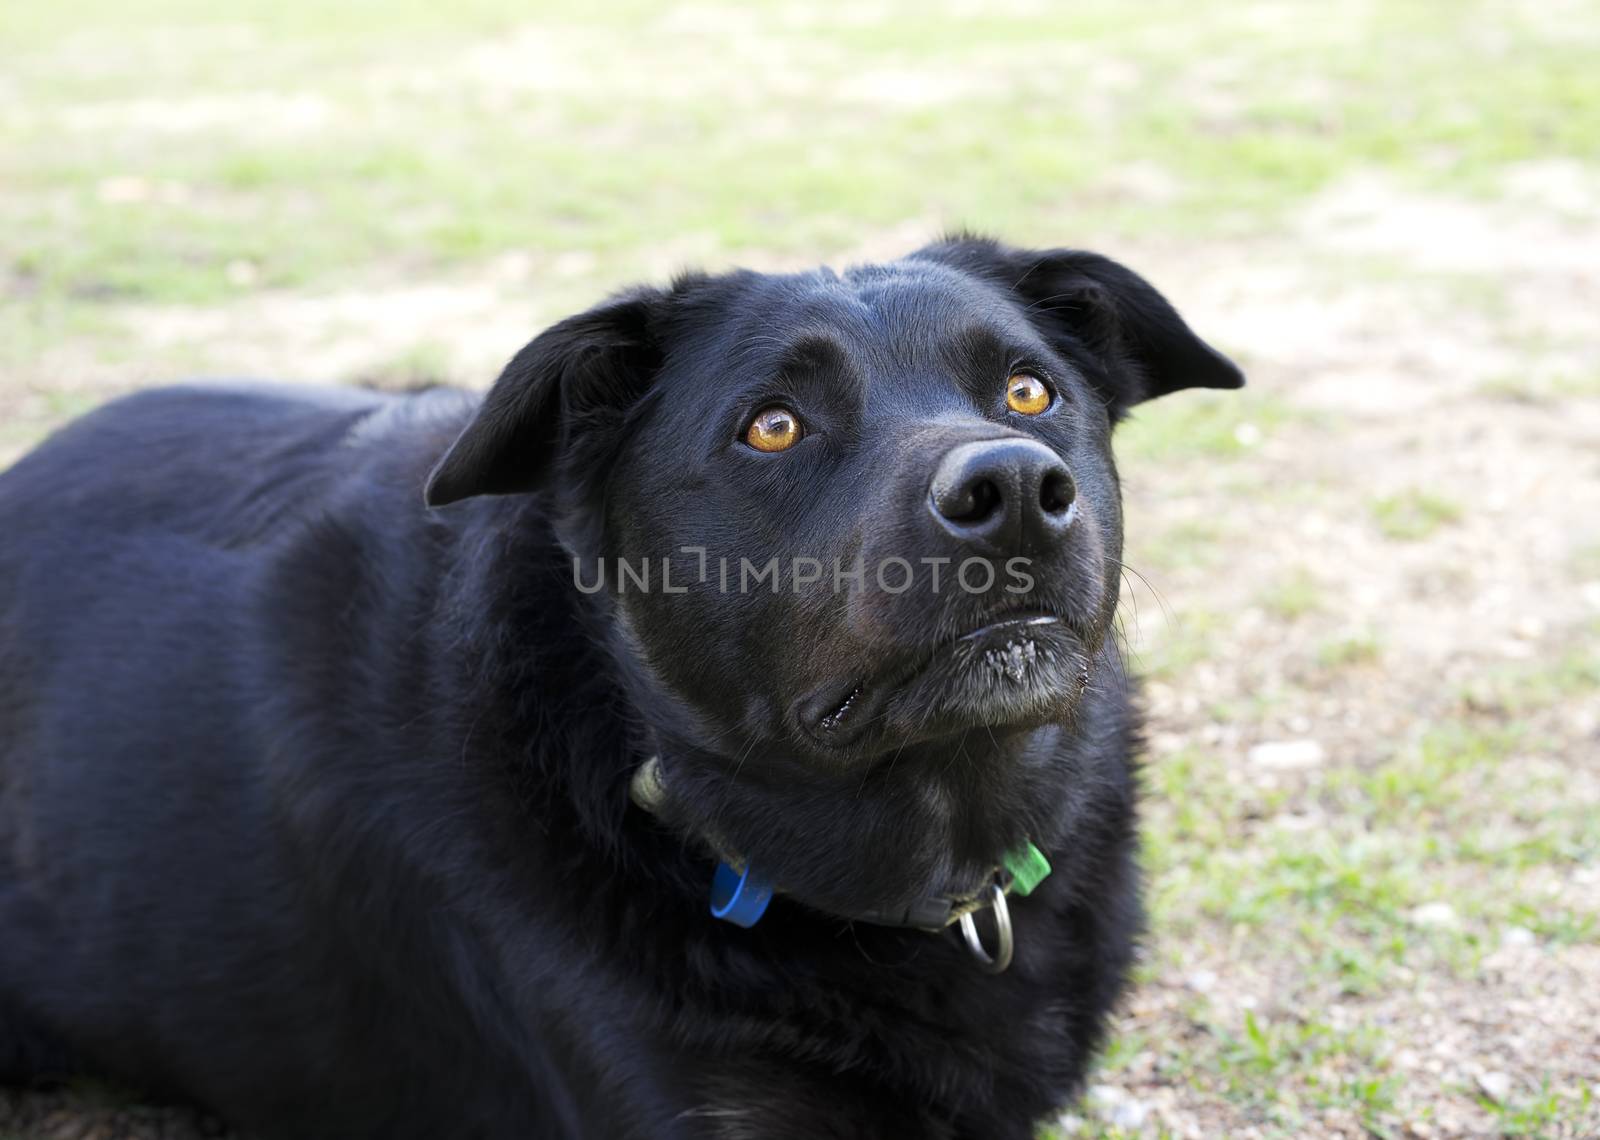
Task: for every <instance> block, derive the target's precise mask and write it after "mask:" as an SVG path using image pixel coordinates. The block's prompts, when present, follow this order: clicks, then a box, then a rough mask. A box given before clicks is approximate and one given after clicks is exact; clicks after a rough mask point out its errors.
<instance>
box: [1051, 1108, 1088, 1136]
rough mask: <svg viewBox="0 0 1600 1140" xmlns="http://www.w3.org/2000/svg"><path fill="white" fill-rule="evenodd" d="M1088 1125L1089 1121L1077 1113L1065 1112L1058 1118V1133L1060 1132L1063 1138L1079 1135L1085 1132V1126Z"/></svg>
mask: <svg viewBox="0 0 1600 1140" xmlns="http://www.w3.org/2000/svg"><path fill="white" fill-rule="evenodd" d="M1086 1124H1088V1121H1087V1120H1085V1119H1084V1118H1083V1117H1081V1116H1079V1115H1078V1114H1077V1113H1076V1112H1063V1113H1062V1114H1061V1115H1060V1116H1058V1117H1056V1131H1058V1132H1060V1133H1061V1134H1062V1135H1063V1136H1076V1135H1078V1134H1079V1133H1080V1132H1082V1131H1083V1129H1084V1125H1086Z"/></svg>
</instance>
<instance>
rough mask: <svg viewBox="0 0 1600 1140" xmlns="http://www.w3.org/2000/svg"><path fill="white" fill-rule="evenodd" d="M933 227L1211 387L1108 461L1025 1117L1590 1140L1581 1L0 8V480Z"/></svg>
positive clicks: (1077, 1124)
mask: <svg viewBox="0 0 1600 1140" xmlns="http://www.w3.org/2000/svg"><path fill="white" fill-rule="evenodd" d="M956 225H964V226H970V227H973V228H976V229H980V230H985V231H989V232H992V233H995V234H997V235H999V236H1002V237H1004V238H1006V239H1008V240H1010V241H1013V242H1016V243H1020V244H1031V245H1075V246H1083V247H1088V248H1093V249H1097V250H1100V251H1102V252H1106V253H1109V254H1111V255H1113V256H1116V257H1118V258H1120V259H1122V260H1124V261H1126V262H1128V263H1129V264H1131V265H1132V266H1134V267H1135V268H1136V269H1138V270H1140V271H1141V272H1143V273H1145V274H1146V275H1147V276H1149V277H1150V278H1151V279H1152V280H1153V281H1154V282H1155V283H1156V284H1157V285H1158V287H1160V288H1161V289H1163V290H1164V291H1165V292H1166V293H1167V294H1168V296H1169V297H1171V298H1172V299H1173V301H1174V302H1175V303H1176V304H1177V306H1178V307H1179V309H1180V310H1181V311H1182V312H1184V314H1185V315H1186V316H1187V317H1188V318H1189V319H1190V321H1191V323H1192V324H1193V325H1194V326H1195V327H1196V328H1197V329H1198V330H1199V331H1200V332H1201V334H1202V335H1204V336H1205V337H1207V338H1208V339H1210V340H1212V341H1213V342H1214V343H1216V344H1218V345H1219V346H1220V347H1222V348H1223V349H1224V350H1226V351H1228V352H1229V353H1230V354H1231V355H1233V356H1234V357H1235V358H1236V359H1237V360H1239V361H1240V362H1241V363H1242V364H1243V365H1244V366H1245V367H1246V370H1247V371H1248V372H1249V373H1250V377H1251V387H1250V388H1249V389H1248V390H1247V391H1246V392H1245V393H1243V394H1238V395H1236V394H1212V393H1205V394H1200V393H1189V394H1181V395H1178V396H1175V397H1173V398H1171V399H1170V400H1167V401H1165V402H1162V403H1159V404H1155V405H1151V406H1148V407H1147V408H1145V409H1142V410H1141V411H1140V413H1139V415H1138V416H1137V417H1136V418H1135V420H1134V421H1133V422H1131V423H1130V424H1129V425H1127V426H1126V427H1124V428H1123V429H1122V430H1121V432H1120V440H1119V447H1118V450H1119V455H1120V459H1121V462H1122V466H1123V472H1124V475H1125V485H1126V495H1127V498H1128V520H1129V554H1128V561H1129V563H1130V564H1131V566H1132V567H1133V568H1134V569H1135V570H1136V571H1137V572H1138V574H1137V576H1136V577H1134V578H1132V579H1131V580H1130V582H1129V584H1128V588H1127V590H1126V597H1125V600H1124V607H1123V622H1124V626H1125V632H1126V636H1127V640H1128V643H1129V647H1130V650H1131V652H1132V655H1133V657H1134V659H1135V661H1136V663H1137V665H1138V667H1139V668H1140V670H1141V671H1142V673H1143V674H1144V675H1145V677H1146V678H1147V686H1146V697H1147V703H1148V705H1149V708H1150V713H1151V724H1150V733H1149V739H1150V750H1149V759H1148V765H1147V769H1146V780H1147V784H1148V789H1149V803H1148V808H1147V811H1146V819H1147V847H1146V857H1145V862H1146V866H1147V868H1148V875H1149V882H1150V891H1151V898H1152V906H1153V919H1152V929H1151V934H1150V937H1149V939H1148V944H1147V947H1146V951H1145V955H1144V960H1143V962H1142V964H1141V966H1140V971H1139V973H1140V983H1141V984H1140V985H1139V987H1138V989H1137V990H1136V991H1135V992H1134V993H1133V994H1132V996H1131V998H1130V999H1129V1000H1128V1001H1127V1002H1126V1004H1125V1007H1124V1009H1123V1010H1122V1012H1121V1014H1120V1016H1119V1018H1118V1026H1117V1033H1116V1036H1115V1038H1114V1040H1113V1043H1112V1045H1111V1048H1110V1051H1109V1053H1108V1054H1107V1055H1106V1057H1105V1058H1104V1061H1103V1063H1102V1064H1101V1066H1100V1068H1099V1070H1098V1071H1097V1073H1096V1075H1095V1076H1094V1078H1093V1087H1092V1089H1091V1090H1090V1094H1089V1096H1088V1098H1087V1099H1086V1101H1085V1102H1084V1104H1083V1105H1081V1106H1080V1107H1079V1108H1078V1109H1077V1110H1076V1111H1075V1112H1073V1113H1071V1114H1069V1115H1068V1116H1066V1117H1064V1118H1063V1119H1062V1121H1061V1122H1060V1123H1059V1126H1058V1127H1057V1129H1056V1132H1057V1133H1059V1135H1060V1136H1063V1137H1064V1136H1079V1135H1082V1136H1101V1137H1106V1136H1134V1135H1139V1136H1173V1137H1365V1136H1376V1137H1454V1136H1467V1135H1472V1136H1549V1137H1593V1136H1596V1135H1600V320H1597V316H1600V4H1597V3H1595V2H1593V0H1585V2H1570V3H1569V2H1559V0H1539V2H1532V0H1529V2H1524V3H1519V4H1510V3H1505V4H1490V3H1472V2H1461V0H1457V2H1439V3H1425V2H1420V0H1402V2H1394V3H1377V2H1375V0H1368V2H1365V3H1363V2H1359V0H1355V2H1350V3H1341V4H1338V5H1326V4H1311V3H1295V2H1282V3H1247V4H1226V5H1224V4H1209V3H1200V2H1197V0H1186V2H1183V3H1168V2H1164V0H1148V2H1143V0H1142V2H1141V3H1138V4H1126V3H1117V2H1113V0H1078V2H1075V3H1072V4H1070V5H1069V4H1053V3H1047V2H1037V3H1035V2H1029V0H990V2H982V0H946V2H941V3H934V2H930V0H917V2H903V3H902V2H879V0H865V2H861V3H850V4H843V3H841V4H836V5H834V4H829V5H822V4H808V3H794V2H789V3H726V4H722V5H717V4H695V5H688V6H667V5H662V4H645V3H639V4H631V5H630V4H621V3H611V2H600V0H595V2H592V3H588V4H582V5H578V4H573V5H566V4H560V5H540V4H530V3H525V2H515V3H514V2H511V0H452V2H451V3H447V4H439V3H428V2H423V0H409V2H406V0H402V2H386V3H377V2H369V0H345V2H343V3H340V4H325V3H311V2H309V0H270V2H269V0H234V2H232V3H229V4H216V3H210V2H202V0H143V2H141V3H138V4H129V3H126V2H125V0H118V2H116V3H112V2H109V0H73V2H71V3H64V4H24V3H20V2H19V3H9V4H5V5H3V6H0V463H4V462H9V461H11V460H12V459H14V458H15V457H16V456H18V455H20V454H21V453H22V451H23V450H25V449H26V448H27V447H29V446H30V445H32V444H33V443H35V442H37V441H38V440H39V439H40V438H42V436H43V435H44V434H45V433H46V432H48V431H49V430H50V429H51V428H52V427H54V426H56V425H58V424H60V423H62V422H63V421H64V420H66V419H67V418H69V417H71V416H73V415H76V414H78V413H81V412H83V411H85V410H87V409H88V408H90V407H93V406H94V405H96V404H97V403H99V402H101V401H103V400H105V399H107V398H108V397H110V396H112V395H114V394H117V393H120V392H123V391H127V390H129V389H132V388H135V387H139V386H142V385H149V384H156V383H160V382H163V381H166V380H170V379H174V378H179V377H184V376H192V375H195V374H210V375H230V376H240V375H252V376H272V377H280V378H282V379H284V380H285V381H287V382H293V381H327V380H359V381H362V382H366V383H373V384H380V385H407V384H413V383H417V382H420V381H427V380H448V381H452V382H457V383H461V384H466V385H473V386H483V385H486V384H487V383H488V382H489V381H490V380H491V379H493V377H494V375H495V373H496V371H497V370H498V367H499V365H500V363H501V362H502V361H504V360H505V359H506V358H507V357H508V356H509V355H510V354H511V353H512V352H513V351H514V350H515V349H516V348H517V347H519V346H520V345H521V344H522V343H523V342H524V341H525V340H527V339H528V338H529V337H530V336H531V335H532V334H533V333H534V332H536V331H537V330H538V329H539V328H540V327H541V326H542V324H543V323H545V322H548V321H550V320H552V319H554V318H556V317H558V316H561V315H564V314H566V313H569V312H571V311H574V310H576V309H579V308H582V307H585V306H587V305H589V304H590V303H592V302H593V301H594V300H596V299H597V298H599V297H600V296H601V295H603V294H604V293H605V292H607V291H609V290H611V289H613V288H616V287H618V286H620V285H623V284H625V283H628V282H631V281H634V280H639V279H656V280H660V279H662V278H664V277H666V276H667V275H669V274H671V273H673V272H674V271H676V270H679V269H682V268H686V267H689V266H696V265H698V266H704V267H708V268H713V269H715V268H722V267H727V266H730V265H734V264H743V265H749V266H753V267H756V268H763V269H772V268H783V267H798V266H803V265H811V264H815V263H817V262H830V263H833V264H840V263H844V262H849V261H855V260H864V259H876V258H887V257H893V256H897V255H899V254H901V253H904V252H907V251H909V250H911V249H913V248H915V247H916V246H917V245H919V244H920V243H922V242H925V241H927V240H929V239H931V238H933V237H935V236H937V235H938V234H939V233H940V232H941V231H942V230H943V229H945V228H947V227H951V226H956ZM195 490H196V494H204V493H205V489H204V488H203V487H197V488H196V489H195ZM0 936H3V935H0ZM216 1130H217V1126H216V1125H215V1123H214V1122H209V1121H206V1120H205V1119H203V1118H200V1117H195V1116H191V1115H189V1114H186V1113H183V1112H180V1111H174V1110H170V1109H161V1108H156V1107H151V1106H148V1105H144V1104H141V1103H140V1098H139V1096H138V1093H137V1091H136V1090H117V1089H107V1088H104V1087H102V1086H94V1085H84V1086H81V1087H79V1086H75V1087H73V1088H69V1089H64V1090H53V1091H47V1092H43V1093H40V1092H27V1093H25V1092H22V1091H19V1090H9V1091H0V1136H4V1137H12V1138H15V1137H49V1138H65V1137H75V1138H83V1140H89V1138H96V1140H110V1138H114V1137H123V1136H126V1137H135V1138H151V1137H182V1138H188V1137H192V1136H197V1135H205V1134H212V1133H215V1132H216Z"/></svg>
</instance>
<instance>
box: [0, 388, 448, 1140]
mask: <svg viewBox="0 0 1600 1140" xmlns="http://www.w3.org/2000/svg"><path fill="white" fill-rule="evenodd" d="M467 408H470V399H469V398H468V397H466V396H464V395H463V394H461V393H455V392H437V393H429V394H426V395H423V396H417V397H396V396H385V395H380V394H376V393H370V392H361V391H354V390H342V391H331V392H323V391H317V390H303V389H293V388H279V389H276V390H269V389H266V388H250V387H244V386H233V387H220V386H219V387H189V388H173V389H164V390H158V391H151V392H147V393H142V394H139V395H136V396H132V397H129V398H127V399H123V400H119V401H116V402H113V403H112V404H109V405H108V406H106V407H105V408H103V409H101V410H100V411H98V412H96V413H95V414H93V415H91V416H88V417H86V418H84V419H83V420H81V421H78V422H77V423H75V424H73V425H71V426H70V427H68V428H67V429H65V430H63V431H62V432H61V433H59V434H58V435H57V436H56V437H54V438H53V439H51V440H50V441H48V442H47V443H46V444H45V445H43V446H42V447H40V448H39V449H38V450H37V451H35V452H33V453H32V454H30V455H29V456H27V457H26V458H25V459H23V460H22V461H21V462H20V463H18V464H17V465H16V467H14V468H13V469H11V470H10V471H8V472H5V473H4V474H3V475H0V930H3V931H4V932H5V933H4V936H3V937H0V1079H18V1078H23V1077H28V1076H34V1075H38V1074H40V1073H41V1072H43V1073H47V1074H48V1073H50V1072H52V1071H54V1072H57V1073H64V1072H67V1071H79V1070H84V1069H87V1070H89V1071H109V1072H114V1073H116V1074H117V1075H118V1076H121V1077H123V1078H132V1079H134V1080H135V1081H138V1082H140V1083H142V1084H144V1085H145V1086H146V1087H147V1088H148V1089H150V1090H153V1091H157V1092H159V1091H161V1090H163V1089H171V1090H173V1091H179V1090H181V1091H182V1092H183V1093H185V1094H187V1095H190V1096H194V1095H199V1096H200V1097H201V1098H202V1099H206V1100H209V1101H211V1102H212V1103H227V1104H232V1105H240V1104H249V1103H252V1102H254V1103H255V1105H256V1107H255V1109H254V1110H252V1111H251V1112H250V1113H249V1115H251V1116H252V1117H254V1118H255V1119H258V1120H291V1119H294V1118H295V1116H296V1114H298V1113H315V1116H314V1119H315V1120H316V1121H317V1127H319V1128H323V1129H326V1128H330V1127H334V1126H335V1124H336V1122H337V1120H338V1119H339V1114H338V1110H337V1108H336V1107H333V1106H309V1105H303V1104H302V1105H295V1104H293V1103H289V1102H287V1101H286V1102H285V1103H281V1104H274V1103H272V1101H273V1098H275V1097H278V1096H283V1095H285V1094H284V1093H281V1092H279V1091H278V1090H293V1089H294V1088H296V1087H304V1084H305V1081H306V1075H307V1073H308V1072H317V1071H322V1072H324V1073H327V1072H330V1071H339V1070H341V1069H342V1070H343V1071H344V1073H346V1074H348V1086H347V1087H351V1088H352V1091H354V1089H355V1088H358V1087H359V1085H360V1084H361V1083H362V1082H363V1080H364V1079H365V1078H364V1077H363V1070H362V1067H361V1065H360V1063H359V1057H358V1056H356V1055H355V1053H354V1052H353V1051H352V1054H351V1056H341V1055H340V1052H341V1051H340V1050H338V1044H337V1043H338V1042H339V1041H340V1037H341V1030H340V1023H341V1020H343V1019H346V1018H350V1019H359V1017H360V1013H359V1011H358V1010H356V1009H355V1007H354V1006H350V1007H343V1006H341V1005H340V1004H339V1003H330V1002H329V1001H328V995H329V983H330V981H333V982H335V983H336V984H337V983H338V980H339V979H340V978H341V976H343V971H344V970H345V969H346V967H347V964H348V960H347V958H345V957H344V948H343V944H342V943H341V942H339V941H338V940H337V938H336V936H335V935H333V934H332V933H330V934H329V935H328V936H327V938H328V940H327V942H326V944H319V945H308V944H307V941H306V940H307V938H308V936H310V937H320V934H318V933H313V932H316V931H317V926H316V924H314V923H307V922H306V921H305V919H304V915H305V913H306V910H307V908H308V907H313V906H315V905H317V900H316V899H315V897H314V892H313V891H312V890H311V889H310V888H309V887H308V885H307V884H308V883H309V882H310V881H311V879H312V878H313V873H314V871H315V868H314V867H308V866H304V865H300V864H298V863H297V853H296V852H294V851H293V850H286V849H285V848H284V846H283V845H282V844H280V843H277V842H274V837H275V836H277V835H280V834H282V830H283V829H282V828H280V827H278V826H276V821H275V819H274V815H275V813H281V812H282V811H284V810H285V804H284V803H283V802H282V799H281V796H282V791H283V789H282V787H281V786H279V785H278V784H276V783H275V779H276V778H277V776H279V775H282V774H283V773H281V772H280V773H278V774H274V773H273V772H272V771H271V768H270V766H267V767H264V766H263V765H262V764H261V763H260V762H259V759H258V758H260V757H263V756H269V757H270V756H274V755H281V756H282V757H283V760H284V763H285V764H286V765H287V764H289V763H291V762H292V763H300V762H303V761H304V760H305V759H306V758H304V757H298V756H290V755H289V754H288V753H289V752H291V751H293V750H295V749H297V748H301V749H304V748H307V747H308V742H307V741H306V740H304V739H303V738H298V737H296V736H295V735H294V734H291V733H286V732H285V731H284V729H283V726H284V725H285V723H286V722H287V721H288V720H292V719H293V715H292V714H290V713H289V712H288V710H286V709H285V708H284V706H283V702H284V701H285V700H292V699H295V697H294V694H296V693H298V694H300V695H301V697H302V698H304V696H305V695H307V694H314V693H317V692H323V693H324V694H325V699H326V701H327V702H328V703H329V705H330V706H332V705H334V704H335V703H336V702H338V701H339V700H340V699H341V696H342V694H340V693H339V692H338V691H337V689H336V688H334V687H333V685H332V683H331V682H332V680H333V679H332V678H330V684H329V685H328V686H327V687H323V686H319V685H318V684H317V682H316V678H317V677H318V676H320V675H323V674H325V673H326V672H327V670H326V662H325V661H322V660H318V659H317V658H316V656H315V655H312V654H306V655H303V656H302V655H297V654H296V653H295V652H294V649H293V647H294V645H295V644H296V642H295V629H294V624H295V620H296V618H295V611H296V610H298V616H299V620H300V621H301V622H303V623H305V624H306V626H307V627H308V628H309V627H316V628H317V629H318V630H319V631H321V632H322V633H331V632H332V631H330V630H328V626H329V625H330V623H331V622H332V621H334V620H336V618H337V616H338V615H340V614H341V613H344V612H346V610H347V608H348V605H347V600H346V599H347V597H348V596H349V595H352V594H355V593H358V592H359V591H360V589H361V581H362V577H363V575H364V574H365V573H366V571H367V568H368V566H369V565H370V562H371V560H370V559H367V558H365V557H363V555H362V551H361V550H360V549H359V547H360V546H361V544H362V543H363V542H364V541H367V540H368V537H369V535H370V531H369V530H368V529H367V528H363V526H362V525H361V524H362V518H361V516H362V514H363V513H366V514H371V513H373V511H374V510H382V509H383V507H384V505H385V504H388V505H390V506H393V505H394V504H397V503H399V502H401V501H402V500H401V499H400V498H399V496H402V495H406V494H407V491H408V489H407V488H406V487H402V486H398V485H397V486H396V487H395V488H394V492H393V496H390V495H389V494H387V493H385V492H384V488H382V487H381V486H377V485H376V484H382V483H384V482H386V481H391V480H392V481H394V482H396V483H397V484H399V483H403V482H405V480H404V479H403V478H402V477H401V476H399V475H396V474H394V473H395V472H396V471H398V470H402V469H403V470H413V469H415V471H413V477H412V478H411V481H410V487H409V495H410V497H411V498H413V499H414V498H415V496H416V491H415V487H416V486H417V485H418V482H419V480H420V473H419V472H420V471H421V470H425V464H426V462H427V458H428V449H429V447H430V446H434V444H433V442H432V441H433V440H434V437H435V436H436V435H437V436H438V437H439V438H441V439H448V438H449V435H450V433H451V431H452V430H453V426H454V425H453V424H452V423H451V420H452V418H454V419H455V421H456V422H459V419H460V416H459V414H457V413H458V411H464V410H465V409H467ZM419 465H420V466H419ZM412 514H413V515H414V516H415V517H416V518H421V516H422V512H421V510H420V507H419V508H418V509H416V510H414V511H413V512H412ZM376 529H377V530H380V531H396V530H400V531H403V530H404V527H402V526H397V525H396V523H395V521H394V520H393V519H390V520H388V521H387V522H386V524H385V525H384V526H381V527H378V528H376ZM391 572H394V571H393V569H392V568H391ZM286 593H288V594H298V595H299V597H298V599H297V600H295V601H294V602H292V603H291V604H290V605H289V606H287V607H285V606H284V605H282V604H281V603H282V601H283V598H284V595H285V594H286ZM267 611H271V612H274V613H276V614H277V619H276V620H275V621H273V622H264V621H262V620H260V615H261V614H262V613H264V612H267ZM335 640H336V639H335ZM293 669H299V670H302V671H304V673H305V674H306V676H305V678H304V680H305V682H306V683H305V684H302V685H295V684H292V683H285V678H284V676H283V671H284V670H293ZM352 703H353V702H352ZM307 854H310V853H307ZM313 857H314V856H313ZM200 947H204V948H205V949H204V953H203V954H199V953H197V948H200ZM88 979H102V980H103V981H102V983H101V984H98V985H95V986H89V985H87V984H86V981H87V980H88ZM246 1011H248V1012H246ZM241 1014H244V1015H245V1017H246V1019H247V1021H248V1023H249V1025H250V1029H249V1033H251V1034H254V1035H255V1038H254V1040H240V1039H239V1033H240V1029H241V1021H240V1017H241ZM353 1031H354V1030H352V1032H353ZM63 1038H70V1040H71V1048H70V1050H69V1049H68V1048H67V1047H66V1046H65V1045H64V1044H63ZM264 1063H265V1064H267V1065H269V1066H276V1067H280V1068H281V1071H279V1072H273V1071H270V1069H264V1068H262V1065H263V1064H264ZM373 1092H374V1094H375V1096H376V1095H387V1096H390V1097H392V1098H394V1104H395V1109H396V1111H397V1112H403V1110H404V1103H405V1096H404V1094H403V1092H400V1090H385V1091H384V1092H383V1093H381V1094H380V1093H379V1092H378V1090H376V1089H375V1090H373ZM397 1092H399V1093H400V1095H398V1096H396V1095H395V1094H396V1093H397ZM290 1095H292V1092H291V1094H290Z"/></svg>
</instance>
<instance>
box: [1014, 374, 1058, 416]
mask: <svg viewBox="0 0 1600 1140" xmlns="http://www.w3.org/2000/svg"><path fill="white" fill-rule="evenodd" d="M1049 406H1050V389H1049V388H1046V387H1045V386H1044V381H1043V380H1041V379H1039V378H1038V377H1037V376H1029V375H1028V374H1027V373H1026V372H1018V373H1015V374H1013V375H1012V377H1011V379H1009V380H1007V381H1006V407H1008V408H1010V409H1011V410H1012V411H1013V412H1018V413H1020V414H1022V415H1024V416H1036V415H1038V414H1039V413H1040V412H1042V411H1044V410H1045V409H1046V408H1048V407H1049Z"/></svg>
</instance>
